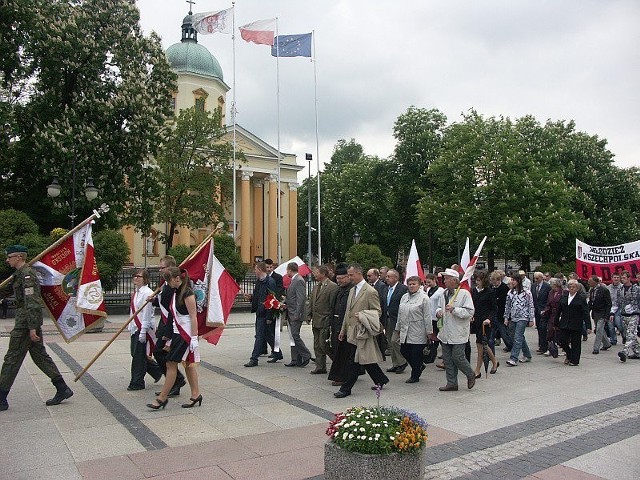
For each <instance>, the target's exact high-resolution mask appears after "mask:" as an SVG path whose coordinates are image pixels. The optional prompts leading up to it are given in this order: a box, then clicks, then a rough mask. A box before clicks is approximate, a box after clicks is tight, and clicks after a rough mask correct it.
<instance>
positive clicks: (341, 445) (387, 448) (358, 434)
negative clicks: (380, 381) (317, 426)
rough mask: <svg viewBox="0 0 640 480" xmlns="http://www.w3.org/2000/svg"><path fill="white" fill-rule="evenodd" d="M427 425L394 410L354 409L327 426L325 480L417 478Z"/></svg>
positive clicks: (397, 409) (338, 416)
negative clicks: (328, 438)
mask: <svg viewBox="0 0 640 480" xmlns="http://www.w3.org/2000/svg"><path fill="white" fill-rule="evenodd" d="M426 428H427V423H426V422H425V421H424V420H423V419H421V418H420V417H418V416H417V415H416V414H414V413H411V412H407V411H406V410H402V409H399V408H393V407H371V408H365V407H353V408H350V409H349V410H347V411H346V412H344V413H338V414H337V415H336V418H335V419H334V420H332V421H331V422H330V423H329V427H328V428H327V432H326V433H327V435H328V436H329V437H330V440H329V441H328V442H327V444H326V446H325V478H326V479H342V478H345V479H346V478H349V479H351V480H353V479H354V478H373V477H371V476H372V475H373V476H374V477H375V478H378V479H384V478H419V477H420V476H421V475H422V473H423V471H424V458H423V450H424V447H425V444H426V442H427V432H426Z"/></svg>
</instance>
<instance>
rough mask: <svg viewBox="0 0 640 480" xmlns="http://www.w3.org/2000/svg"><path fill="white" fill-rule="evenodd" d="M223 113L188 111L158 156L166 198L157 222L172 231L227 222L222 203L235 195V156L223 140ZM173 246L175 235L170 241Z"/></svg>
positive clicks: (159, 207) (158, 172)
mask: <svg viewBox="0 0 640 480" xmlns="http://www.w3.org/2000/svg"><path fill="white" fill-rule="evenodd" d="M225 132H226V130H225V128H224V127H223V126H222V124H221V112H220V109H217V110H216V111H215V112H214V113H210V112H204V111H200V110H198V109H196V108H195V107H192V108H189V109H186V110H182V111H181V112H180V114H179V116H178V118H177V119H176V120H175V122H173V123H172V124H171V128H170V129H169V131H168V133H167V136H166V139H165V142H164V144H163V145H162V148H161V149H160V151H159V153H158V156H157V165H158V168H157V170H156V178H157V181H158V184H159V185H160V189H161V191H160V195H159V196H157V197H156V198H158V199H160V200H159V201H157V202H156V203H155V212H156V221H157V222H161V223H165V222H166V223H167V224H168V225H169V232H174V231H175V229H176V228H177V227H179V226H186V227H190V228H200V227H206V226H208V225H211V224H213V223H215V222H216V221H218V220H219V219H222V218H224V210H223V207H222V204H221V198H224V197H227V198H228V196H229V193H230V186H231V175H232V174H231V155H232V150H231V146H230V145H229V143H228V142H223V141H222V140H221V139H222V136H223V135H224V134H225ZM166 242H167V246H168V247H169V248H171V247H172V246H173V235H171V234H170V235H168V236H167V238H166Z"/></svg>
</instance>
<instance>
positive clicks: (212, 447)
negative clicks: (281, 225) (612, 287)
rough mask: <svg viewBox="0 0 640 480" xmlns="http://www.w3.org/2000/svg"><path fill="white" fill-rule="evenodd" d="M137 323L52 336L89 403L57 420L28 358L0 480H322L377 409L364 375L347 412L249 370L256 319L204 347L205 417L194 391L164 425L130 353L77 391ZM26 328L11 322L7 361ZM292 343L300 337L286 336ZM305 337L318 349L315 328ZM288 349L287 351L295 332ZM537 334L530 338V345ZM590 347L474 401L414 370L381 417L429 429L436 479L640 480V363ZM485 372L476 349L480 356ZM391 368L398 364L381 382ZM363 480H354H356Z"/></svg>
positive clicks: (264, 368) (75, 401)
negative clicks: (330, 426)
mask: <svg viewBox="0 0 640 480" xmlns="http://www.w3.org/2000/svg"><path fill="white" fill-rule="evenodd" d="M125 320H126V317H125V316H110V317H109V320H108V323H107V325H106V328H105V332H104V333H99V334H86V335H84V336H82V337H81V338H80V339H79V340H77V341H75V342H73V343H71V344H65V343H64V341H63V340H62V338H61V337H60V336H59V335H57V334H56V333H55V329H54V327H53V325H52V324H51V322H50V321H46V322H45V327H44V328H45V332H47V334H46V335H45V337H44V338H45V342H46V344H47V347H48V350H49V353H50V354H51V356H52V357H53V358H54V360H55V361H56V363H57V364H58V366H59V368H60V370H61V371H62V373H63V375H64V377H65V379H66V380H67V382H68V383H69V384H70V386H71V387H72V389H73V390H74V392H75V395H74V396H73V397H72V398H71V399H69V400H67V401H65V402H64V403H63V404H62V405H59V406H54V407H46V406H45V405H44V400H45V399H47V398H50V397H51V396H52V395H53V393H54V388H53V386H52V385H51V383H50V381H49V379H48V378H47V377H46V376H45V375H43V374H42V372H40V370H38V369H37V367H35V365H34V364H33V362H32V361H31V359H30V358H27V360H26V361H25V363H24V365H23V368H22V369H21V371H20V374H19V376H18V378H17V380H16V383H15V384H14V387H13V389H12V391H11V393H10V395H9V404H10V408H9V410H8V411H6V412H1V413H0V432H2V439H1V440H0V441H1V442H3V443H4V448H3V453H4V455H3V460H2V462H1V463H0V479H12V480H13V479H29V480H33V479H64V480H73V479H83V478H84V479H122V480H137V479H146V478H153V479H177V478H180V479H192V478H193V479H199V480H202V479H236V480H239V479H247V480H249V479H291V480H293V479H308V478H318V479H320V478H322V474H323V469H324V465H323V445H324V443H325V442H326V439H327V437H326V436H325V433H324V432H325V429H326V426H327V421H328V420H329V419H330V418H333V414H334V413H335V412H338V411H342V410H344V409H346V408H348V407H350V406H354V405H375V404H376V401H377V400H376V397H375V393H374V392H372V391H371V390H370V388H369V387H370V386H371V381H370V379H369V378H368V377H367V376H366V375H365V376H363V377H361V378H360V380H359V381H358V382H357V384H356V386H355V387H354V389H353V394H352V395H351V396H349V397H347V398H344V399H335V398H334V397H333V393H334V392H335V391H337V387H332V386H331V384H330V382H329V381H327V380H326V376H324V375H309V372H310V371H311V369H312V367H311V366H308V367H306V368H286V367H284V366H283V363H285V362H286V361H288V359H289V352H288V348H287V349H285V362H278V363H276V364H268V363H267V362H266V360H267V358H266V357H263V358H261V359H260V364H259V366H258V367H255V368H245V367H244V366H243V364H244V363H245V362H246V361H247V360H248V358H249V354H250V351H251V348H252V345H253V331H254V330H253V318H252V316H251V315H250V314H248V313H232V314H231V317H230V320H229V327H228V328H227V330H226V331H225V333H224V335H223V337H222V339H221V341H220V344H219V345H218V346H213V345H209V344H207V343H204V342H203V343H202V344H201V345H202V349H201V351H202V360H203V361H202V363H201V365H200V367H199V370H198V373H199V376H200V386H201V391H202V395H203V397H204V401H203V403H202V406H201V407H195V408H192V409H183V408H180V404H181V403H183V402H185V401H187V399H188V397H189V393H188V388H187V387H185V388H184V389H183V392H182V395H181V396H180V397H179V398H171V399H170V400H169V404H168V405H167V407H166V409H165V410H159V411H150V410H149V409H148V408H147V407H146V406H145V404H146V403H149V402H150V401H152V400H153V398H154V395H153V392H154V391H155V390H159V386H158V385H154V384H153V380H152V379H150V378H149V377H148V380H149V381H148V383H147V389H146V390H142V391H134V392H128V391H127V390H126V387H127V385H128V382H129V368H130V364H131V357H130V354H129V337H128V334H127V332H126V331H125V333H123V334H121V335H120V337H119V338H118V340H117V341H115V342H114V343H113V345H112V346H111V347H110V348H109V349H108V350H107V351H106V353H105V354H104V355H103V356H102V357H101V358H100V359H99V360H98V361H97V362H96V363H95V364H94V365H93V366H92V367H91V369H89V371H88V373H87V374H85V375H84V376H83V377H82V379H81V380H80V381H78V382H76V383H74V382H73V378H74V376H75V373H77V372H78V371H80V369H81V368H82V367H83V366H84V365H86V364H87V363H88V361H89V360H90V359H91V358H92V356H93V355H94V354H95V353H96V352H97V351H98V350H99V349H100V348H101V347H102V346H103V345H104V343H105V342H106V341H107V340H108V339H109V338H111V336H112V335H113V333H114V332H115V331H116V330H117V328H118V327H119V326H120V325H121V324H122V322H124V321H125ZM12 326H13V321H12V320H0V355H1V356H4V353H5V352H6V349H7V345H8V332H9V331H10V330H11V328H12ZM285 328H286V327H285ZM302 337H303V339H304V340H305V342H306V343H307V345H308V346H311V345H313V341H312V334H311V327H310V326H307V325H305V326H304V327H303V330H302ZM283 338H287V333H286V331H285V332H283ZM536 338H537V333H536V332H535V330H533V329H527V339H528V341H529V345H532V346H535V345H536V340H535V339H536ZM592 343H593V336H592V335H591V336H590V337H589V340H588V342H584V343H583V344H582V346H583V349H582V350H583V354H582V360H581V363H580V366H578V367H568V366H565V365H564V364H563V357H560V358H558V359H552V358H549V357H542V356H535V357H534V359H533V361H532V362H531V363H528V364H521V365H519V366H517V367H515V368H508V367H507V365H506V360H507V358H508V356H507V355H508V354H506V353H503V352H502V350H501V348H498V359H499V360H500V363H501V366H500V368H499V369H498V373H497V374H496V375H488V378H485V373H484V371H483V373H482V378H480V379H478V381H477V382H476V386H475V387H474V388H473V390H467V389H466V388H462V387H465V386H466V382H464V381H463V379H462V377H461V380H460V386H461V389H460V391H458V392H439V391H438V387H439V386H442V385H444V383H445V379H444V372H443V371H441V370H439V369H437V368H436V367H435V366H434V365H429V366H427V368H426V370H425V372H424V374H423V377H422V378H421V380H420V383H417V384H406V383H404V381H405V380H406V379H407V378H408V377H409V374H408V370H407V371H406V372H405V373H404V374H401V375H396V374H393V373H391V374H388V375H389V376H390V379H391V382H390V383H389V384H388V385H387V386H385V388H384V389H383V390H382V394H381V398H380V403H381V404H382V405H395V406H399V407H403V408H405V409H408V410H413V411H415V412H417V413H418V414H420V415H421V416H422V417H424V418H425V419H426V420H427V421H428V422H429V425H430V426H429V429H428V433H429V442H428V448H427V450H426V453H425V454H426V458H427V471H426V474H425V478H429V479H430V478H434V479H436V478H437V479H457V478H463V479H485V478H486V479H493V478H527V479H547V480H551V479H563V480H566V479H598V478H605V479H612V480H613V479H616V480H625V479H633V480H635V479H637V478H639V477H640V461H639V460H638V452H639V451H640V360H629V361H627V362H626V363H625V364H621V363H620V362H619V361H618V356H617V352H618V351H619V350H620V349H621V346H620V345H619V344H618V345H617V346H614V347H612V348H611V349H610V350H608V351H603V352H601V353H600V355H592V354H591V349H592V348H591V347H592ZM473 355H474V358H473V360H474V361H475V347H474V353H473ZM389 366H390V359H388V360H387V362H386V363H385V364H384V365H383V368H387V367H389ZM354 480H355V479H354Z"/></svg>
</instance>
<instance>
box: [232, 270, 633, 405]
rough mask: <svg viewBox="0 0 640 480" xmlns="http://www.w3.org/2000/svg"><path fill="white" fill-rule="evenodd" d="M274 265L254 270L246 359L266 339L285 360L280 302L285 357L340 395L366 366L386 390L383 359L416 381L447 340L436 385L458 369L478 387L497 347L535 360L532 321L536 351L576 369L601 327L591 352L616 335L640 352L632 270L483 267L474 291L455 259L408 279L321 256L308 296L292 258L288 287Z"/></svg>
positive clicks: (450, 381) (273, 357)
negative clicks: (605, 273) (282, 336)
mask: <svg viewBox="0 0 640 480" xmlns="http://www.w3.org/2000/svg"><path fill="white" fill-rule="evenodd" d="M274 267H275V265H274V264H273V262H272V261H271V260H267V261H265V262H260V263H257V264H256V265H255V267H254V268H255V272H256V276H257V280H256V285H255V289H254V292H253V296H252V312H254V313H255V314H256V334H255V341H254V347H253V351H252V354H251V358H250V360H249V362H247V363H246V364H245V367H255V366H258V361H259V357H260V356H261V355H265V354H267V353H268V351H267V347H268V346H269V347H270V348H271V354H270V355H269V360H268V362H269V363H276V362H278V361H279V360H282V359H283V358H284V357H283V353H282V350H281V349H280V342H279V341H278V337H279V335H278V334H277V331H276V330H277V329H278V327H279V322H278V321H277V317H278V316H279V314H280V313H281V312H280V308H284V311H285V312H286V318H287V320H286V321H287V324H288V329H289V344H290V346H291V360H290V361H289V362H288V363H286V364H285V366H287V367H305V366H307V365H309V363H310V362H313V363H314V364H315V368H313V369H312V370H311V371H310V373H311V374H314V375H327V379H328V380H329V381H331V382H332V385H334V386H338V387H340V389H339V390H338V391H337V392H336V393H334V396H335V397H337V398H342V397H346V396H348V395H350V394H351V389H352V388H353V386H354V385H355V383H356V380H357V379H358V377H359V376H360V375H362V374H363V373H365V372H366V373H368V374H369V376H370V377H371V379H372V381H373V385H372V386H371V388H372V389H381V388H383V387H384V385H385V384H387V383H388V382H389V377H388V376H387V375H386V374H385V372H384V371H383V370H382V368H381V367H380V363H381V362H383V361H386V358H387V357H390V358H391V367H389V368H387V369H386V373H395V374H402V373H403V372H404V371H405V370H406V369H407V368H410V371H411V372H410V375H409V378H408V379H407V380H406V383H417V382H419V381H420V376H421V374H422V371H423V370H424V369H425V366H426V365H427V364H429V363H434V362H436V360H437V358H438V350H439V349H440V357H439V358H441V359H442V362H440V363H437V364H436V366H437V367H438V368H441V369H443V370H445V373H446V384H445V385H443V386H441V387H440V388H439V389H440V391H455V390H458V375H459V372H462V374H463V375H464V376H465V377H466V380H467V388H469V389H471V388H473V386H474V385H475V381H476V379H477V378H480V377H481V376H482V366H483V364H484V365H485V374H487V373H489V374H495V373H497V371H498V367H499V366H500V362H499V361H498V360H497V358H496V355H495V349H496V347H498V346H500V345H504V347H503V351H504V352H509V353H510V355H509V359H508V360H507V361H506V364H507V366H508V367H517V366H518V365H519V364H521V363H527V362H530V361H531V360H532V359H533V351H532V349H533V346H532V347H531V348H530V346H529V344H528V343H527V340H526V338H525V331H526V329H527V327H535V328H536V329H537V334H538V335H537V348H536V350H535V353H536V354H537V355H541V356H552V357H554V358H556V357H558V356H559V355H562V356H565V359H564V364H565V365H568V366H578V365H579V364H580V358H581V355H582V344H583V342H587V341H588V335H589V334H591V333H592V332H594V331H595V336H594V340H593V345H592V349H591V353H592V354H594V355H597V354H599V353H600V351H604V350H608V349H609V348H611V346H612V345H615V344H616V343H617V340H618V335H617V334H618V333H619V334H620V336H621V339H622V343H623V344H624V347H623V349H622V350H620V351H619V352H618V357H619V360H620V361H621V362H626V360H627V359H628V358H640V345H639V344H638V316H639V314H640V279H638V281H637V282H635V283H634V282H633V281H632V280H633V279H632V276H631V274H630V273H629V272H627V271H623V272H621V273H620V274H616V275H614V276H613V279H612V280H613V281H612V283H611V285H608V286H607V285H604V284H603V283H602V281H601V279H600V278H598V277H597V276H592V277H591V278H589V281H588V284H587V285H586V287H585V285H584V284H583V283H581V282H580V281H579V279H578V277H577V275H575V274H571V275H570V276H569V279H567V278H565V277H564V275H562V274H560V273H559V274H556V275H555V276H553V277H552V276H551V274H550V273H543V272H535V273H534V277H533V282H532V281H531V280H530V279H529V278H528V277H527V275H526V273H525V272H524V271H522V270H521V271H519V272H514V273H513V274H512V275H511V276H510V277H508V276H506V274H505V272H504V271H500V270H496V271H494V272H491V274H487V273H486V272H484V271H477V272H476V273H475V274H474V276H473V281H472V283H473V286H472V287H471V288H470V291H469V290H467V289H465V288H460V279H461V276H462V275H461V273H460V272H459V269H458V266H457V265H453V266H452V268H447V269H446V270H444V271H442V272H440V273H439V274H438V275H437V276H436V275H434V274H427V275H426V279H425V281H424V282H423V281H422V280H421V279H420V278H419V277H417V276H415V277H409V278H407V279H406V284H405V283H402V282H401V281H400V273H399V272H398V271H397V270H395V269H388V268H386V267H381V268H380V269H370V270H368V271H367V272H364V271H363V269H362V267H361V266H360V265H357V264H351V265H346V264H340V265H338V266H336V267H335V269H334V268H333V267H332V266H331V265H321V266H317V267H314V268H313V270H312V273H313V276H314V279H315V281H316V284H315V286H314V288H313V290H312V291H311V293H310V294H309V296H308V298H307V295H306V282H305V281H304V279H303V278H302V277H301V276H300V275H299V273H298V265H297V264H296V263H289V264H288V265H287V270H286V271H287V276H288V277H289V280H290V284H289V286H288V288H287V289H286V290H285V288H284V284H285V282H284V281H283V278H282V276H281V275H279V274H278V273H276V272H275V271H274ZM638 277H640V274H639V275H638ZM269 294H274V295H275V296H277V297H279V298H280V299H281V300H282V301H283V305H282V306H281V307H279V308H276V309H274V308H269V307H268V305H267V302H265V300H266V298H267V295H269ZM305 321H306V322H307V323H311V324H312V331H313V343H314V345H313V355H312V354H311V352H310V351H309V349H308V348H307V346H306V345H305V344H304V341H303V340H302V339H301V338H300V329H301V327H302V324H303V322H305ZM474 336H475V343H476V358H475V362H473V363H472V359H471V356H472V352H471V351H472V348H471V338H473V337H474ZM327 357H329V358H330V359H331V367H330V369H327ZM489 364H491V369H490V370H489Z"/></svg>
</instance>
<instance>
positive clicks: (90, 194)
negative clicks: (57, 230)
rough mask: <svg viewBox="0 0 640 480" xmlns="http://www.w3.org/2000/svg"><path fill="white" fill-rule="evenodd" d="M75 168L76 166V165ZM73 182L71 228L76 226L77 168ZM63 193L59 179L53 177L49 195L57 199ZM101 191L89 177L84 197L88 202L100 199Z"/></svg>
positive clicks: (48, 190)
mask: <svg viewBox="0 0 640 480" xmlns="http://www.w3.org/2000/svg"><path fill="white" fill-rule="evenodd" d="M74 167H75V165H74ZM73 170H74V171H73V174H74V175H73V182H72V185H71V215H69V218H70V219H71V228H73V227H74V226H75V223H76V178H75V168H74V169H73ZM61 193H62V187H61V186H60V182H58V177H53V180H52V181H51V184H50V185H47V195H48V196H50V197H51V198H56V197H58V196H60V194H61ZM99 193H100V191H99V190H98V189H97V188H96V186H95V185H94V184H93V178H91V177H88V178H87V181H86V182H85V185H84V196H85V197H86V198H87V200H88V201H90V202H91V201H93V200H95V199H96V198H98V195H99Z"/></svg>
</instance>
